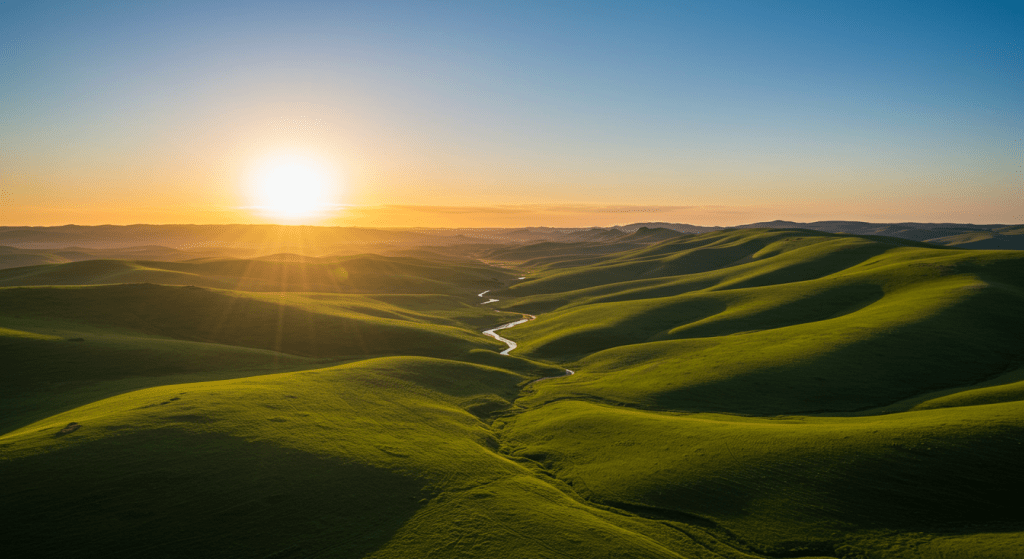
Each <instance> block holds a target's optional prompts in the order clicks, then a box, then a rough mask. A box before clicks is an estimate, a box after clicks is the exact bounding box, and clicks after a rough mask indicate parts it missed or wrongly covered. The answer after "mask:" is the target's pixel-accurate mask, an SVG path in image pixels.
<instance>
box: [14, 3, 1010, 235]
mask: <svg viewBox="0 0 1024 559" xmlns="http://www.w3.org/2000/svg"><path fill="white" fill-rule="evenodd" d="M1021 29H1024V2H1022V1H1016V2H985V1H977V2H962V1H961V2H941V1H931V2H891V1H887V2H871V1H863V2H826V1H814V2H770V1H758V2H738V1H729V0H723V1H715V2H678V1H673V2H654V1H652V2H643V3H641V2H582V1H568V0H566V1H561V2H539V1H538V2H531V1H523V2H484V1H474V2H458V1H430V2H426V1H425V2H399V1H394V2H304V1H301V0H291V1H288V2H247V3H244V4H243V3H241V2H224V3H219V2H216V1H208V2H195V3H191V2H187V1H175V2H158V1H152V2H101V1H94V2H65V3H62V2H41V1H34V0H33V1H25V2H20V1H13V2H12V1H7V2H0V225H60V224H68V223H75V224H81V225H93V224H108V223H109V224H131V223H274V222H280V223H307V224H318V225H359V226H384V227H401V226H430V227H461V226H465V227H487V226H495V227H509V226H527V225H530V226H537V225H547V226H563V227H586V226H609V225H615V224H626V223H635V222H649V221H654V222H676V223H692V224H695V225H738V224H742V223H751V222H755V221H764V220H772V219H784V220H795V221H817V220H833V219H842V220H861V221H875V222H904V221H918V222H959V223H979V224H980V223H1006V224H1017V223H1024V168H1022V163H1024V161H1022V159H1024V141H1022V138H1024V93H1022V92H1024V40H1022V38H1024V33H1022V32H1021ZM281 161H290V162H292V163H287V164H282V163H280V162H281ZM296 162H297V163H296ZM274 165H277V166H276V167H274ZM282 165H283V166H282ZM270 168H273V169H276V170H273V171H267V169H270ZM268 173H269V174H268ZM307 175H309V176H313V175H315V176H316V177H317V182H316V184H317V185H318V186H317V187H316V188H317V189H319V190H316V193H315V194H309V196H307V194H308V193H307V192H306V191H305V190H304V189H306V188H307V187H308V185H306V184H305V183H302V180H303V179H302V177H304V176H307ZM268 176H270V177H277V178H276V179H274V180H277V181H278V182H276V183H273V184H270V186H267V184H269V183H267V181H268V180H270V179H268V178H267V177H268ZM289 177H291V178H289ZM289 181H291V182H290V183H289ZM264 188H270V189H277V190H276V193H274V194H273V195H267V193H266V192H265V191H264V190H261V189H264ZM309 188H312V187H309ZM310 197H311V198H310ZM307 198H308V200H307ZM303 200H306V202H303ZM296 201H297V202H296ZM290 204H297V205H296V206H295V207H291V206H289V205H290ZM303 204H305V205H303ZM282 207H288V208H290V209H289V210H288V211H283V210H282Z"/></svg>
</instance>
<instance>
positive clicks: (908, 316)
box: [0, 230, 1024, 558]
mask: <svg viewBox="0 0 1024 559" xmlns="http://www.w3.org/2000/svg"><path fill="white" fill-rule="evenodd" d="M557 258H562V257H557ZM312 260H313V259H303V260H301V261H298V263H303V262H306V263H308V262H309V261H312ZM320 262H323V261H322V260H321V261H320ZM381 262H383V263H381ZM561 262H566V260H561ZM588 262H589V263H588V265H586V266H581V267H576V268H572V267H569V268H560V267H558V266H552V267H551V268H549V269H547V270H541V271H537V272H535V273H531V274H530V275H529V277H530V278H531V279H529V280H526V281H524V282H522V283H520V284H516V285H515V286H513V287H511V288H509V289H506V290H504V292H501V291H498V293H499V294H498V297H499V298H501V299H502V302H501V303H500V304H501V305H505V307H506V308H513V309H516V310H522V311H526V312H544V313H545V314H543V315H542V316H540V318H538V319H537V320H535V321H533V322H530V323H527V324H526V325H524V326H521V327H517V328H516V329H515V330H513V331H508V332H505V334H506V335H508V336H509V337H511V338H513V339H516V340H518V341H520V342H521V344H522V347H521V348H520V350H517V353H518V354H519V355H520V357H504V356H498V355H497V354H496V353H495V352H494V351H492V350H491V349H496V348H497V346H495V345H494V344H493V343H491V342H490V340H489V339H487V338H483V337H482V336H479V334H478V333H477V332H478V331H479V330H480V329H482V328H483V327H485V326H490V325H493V324H494V323H495V322H499V321H500V320H501V319H500V318H499V317H498V316H496V315H494V314H492V313H491V312H490V311H489V310H487V309H485V308H480V307H479V306H478V305H476V304H475V303H478V302H479V301H477V300H476V299H477V298H475V296H474V295H473V291H472V289H471V288H473V286H474V283H473V282H474V281H478V280H480V277H479V276H474V275H473V274H468V275H457V277H458V278H463V279H465V281H464V282H462V283H458V282H459V281H462V280H457V281H456V280H453V279H452V278H451V277H449V278H448V279H444V278H443V277H442V276H437V277H434V278H430V277H428V275H427V274H419V276H418V277H419V278H420V279H423V278H426V279H431V280H432V281H433V280H434V279H436V280H437V281H456V283H458V285H457V286H456V289H457V292H458V293H462V294H465V293H469V296H468V297H452V296H450V295H447V294H442V295H433V294H424V293H421V292H417V291H415V289H419V288H420V287H423V286H428V285H429V282H422V281H420V279H417V280H416V282H413V283H411V284H410V283H403V282H404V281H405V280H402V281H398V282H394V283H392V284H381V289H379V291H384V289H383V287H387V288H388V289H391V290H392V293H379V294H368V295H358V296H357V295H341V294H337V293H283V294H282V293H242V292H237V291H223V290H215V289H196V288H191V289H189V288H180V287H166V286H152V285H151V286H146V285H136V286H96V287H87V288H83V287H74V288H53V287H46V288H31V289H25V288H22V289H17V288H10V289H0V321H2V322H0V326H2V327H3V329H0V343H4V344H8V347H12V348H20V349H18V351H21V352H22V355H23V356H27V357H28V358H32V359H38V358H39V357H40V356H43V355H47V356H50V357H48V358H47V359H49V360H50V361H53V360H54V358H56V359H57V361H59V359H63V357H60V356H61V355H62V353H61V352H79V353H77V354H76V355H77V358H78V359H85V363H87V365H83V366H82V367H80V368H74V367H72V369H74V370H75V371H76V374H85V376H86V377H89V378H90V381H91V384H88V383H81V382H79V383H77V384H76V383H75V382H73V381H71V382H69V381H68V380H67V379H59V378H57V376H58V375H59V373H60V371H61V370H64V371H65V372H66V370H67V367H64V368H61V367H60V366H55V367H54V369H53V375H52V376H51V377H50V380H49V381H48V382H51V383H53V384H52V388H53V392H52V394H53V395H54V396H55V397H53V398H41V397H38V395H39V394H41V393H39V392H32V393H30V392H25V394H26V395H25V396H24V398H23V402H28V403H29V404H32V403H34V404H33V405H36V404H37V405H39V406H42V407H44V408H45V407H46V406H49V408H48V411H47V412H46V413H45V414H43V415H40V414H37V415H36V416H32V415H31V414H30V413H28V412H26V411H25V409H24V406H23V409H22V412H23V413H22V414H21V415H20V416H19V417H20V421H21V422H20V423H17V425H19V426H20V425H25V423H26V422H27V419H32V420H38V421H35V422H34V423H32V424H31V425H27V426H25V427H23V428H20V429H18V430H16V431H14V432H10V433H7V434H6V435H2V436H0V479H4V480H6V481H8V483H5V484H3V485H0V487H2V489H0V499H3V501H4V502H5V504H7V505H8V506H6V507H4V509H3V510H4V513H3V519H2V521H0V526H3V528H2V529H0V536H2V537H3V538H4V541H5V545H6V548H9V549H12V550H15V551H16V552H17V553H18V555H19V556H32V555H33V554H37V555H39V556H55V555H64V554H67V555H76V554H78V555H81V554H86V555H88V554H90V553H92V554H96V553H99V552H100V551H99V550H103V552H102V553H103V554H104V555H120V556H138V555H147V556H181V555H183V554H187V555H190V556H193V555H194V556H211V557H214V556H218V557H219V556H225V555H233V556H252V557H266V556H276V557H307V556H313V555H316V556H340V557H360V556H373V557H380V558H386V557H425V556H443V557H494V556H508V557H600V556H613V557H619V556H630V557H633V556H635V557H708V558H710V557H729V558H739V557H744V558H750V557H757V556H760V555H761V554H762V553H766V554H769V556H801V557H808V556H814V555H828V556H838V557H849V558H853V557H908V558H909V557H940V556H941V557H978V556H984V557H1012V556H1014V554H1015V553H1017V550H1018V549H1019V544H1021V543H1022V541H1024V540H1022V538H1024V535H1022V534H1024V531H1022V530H1024V518H1022V517H1021V515H1020V514H1019V513H1017V512H1015V509H1013V508H1012V507H1011V505H1014V506H1015V503H1012V502H1011V501H1012V499H1013V498H1015V497H1014V496H1016V495H1019V494H1021V490H1022V489H1024V487H1022V486H1021V482H1020V480H1019V476H1017V475H1016V469H1017V468H1016V465H1017V464H1018V463H1019V462H1020V461H1021V459H1022V458H1024V450H1022V449H1024V447H1022V446H1021V443H1020V440H1021V439H1022V435H1024V433H1022V430H1024V422H1022V420H1021V418H1022V417H1024V413H1022V412H1024V408H1022V407H1021V406H1022V396H1024V390H1022V389H1021V388H1020V386H1019V383H1020V382H1024V381H1022V380H1021V379H1022V378H1024V377H1022V375H1024V371H1022V370H1020V369H1019V367H1020V359H1021V357H1022V355H1021V349H1020V344H1019V340H1020V339H1024V332H1022V326H1021V324H1020V321H1019V319H1018V318H1017V317H1019V316H1020V315H1022V314H1024V313H1022V312H1021V311H1022V310H1024V309H1022V306H1024V305H1022V301H1024V285H1022V284H1021V278H1024V270H1022V263H1024V258H1022V256H1021V255H1019V254H1015V253H1003V252H966V251H956V250H945V249H925V248H924V245H919V244H915V243H913V242H905V241H899V242H898V243H895V242H892V243H891V242H889V241H888V240H886V239H885V238H867V237H848V236H835V235H830V234H824V233H816V232H808V231H758V230H748V231H724V232H718V233H713V234H708V235H701V236H696V237H683V238H680V239H673V240H669V241H666V242H664V243H659V244H656V245H653V246H649V247H645V248H642V249H638V250H634V251H630V252H624V253H617V254H615V255H612V256H603V257H597V258H593V259H590V258H589V257H588ZM186 264H188V265H195V264H196V263H194V262H193V263H186ZM212 264H213V265H215V266H223V265H224V264H223V261H218V262H213V263H212ZM273 264H274V265H275V266H277V265H278V264H279V263H273ZM293 264H294V263H293ZM373 264H374V265H378V264H379V265H381V266H384V268H381V269H380V270H378V271H376V272H375V271H373V270H370V271H369V272H367V275H366V277H373V274H374V273H376V274H378V275H380V276H387V275H388V274H394V273H395V272H394V270H393V269H390V270H391V271H389V269H388V268H386V266H391V265H393V264H394V263H393V262H391V261H377V260H374V262H373ZM231 266H249V264H245V265H241V264H237V263H232V264H231ZM403 266H404V265H403ZM352 268H353V269H354V268H355V267H352ZM369 268H372V266H370V267H369ZM217 269H218V270H222V268H217ZM278 269H279V268H278ZM402 269H403V270H407V269H408V268H406V267H403V268H402ZM211 270H212V269H206V270H204V271H203V274H202V275H201V276H200V277H206V278H209V277H212V275H215V274H214V273H213V272H212V271H211ZM246 273H248V272H245V273H242V274H241V275H242V276H244V275H245V274H246ZM290 273H291V272H289V274H290ZM460 274H461V273H460ZM229 275H230V274H229ZM399 275H401V274H399ZM413 275H416V274H413ZM257 276H259V277H263V278H264V279H267V278H269V280H273V281H278V282H280V281H281V275H277V276H275V275H274V274H269V275H267V274H257ZM231 277H234V278H237V277H241V276H239V275H238V274H237V273H236V274H235V276H231ZM501 277H504V276H501ZM275 278H276V279H275ZM499 279H500V278H499ZM303 281H304V282H305V284H307V285H308V284H309V281H308V279H304V280H303ZM480 281H482V280H480ZM295 285H298V284H295ZM410 285H413V286H417V287H414V288H413V290H414V291H413V293H414V294H402V293H397V292H400V291H401V289H400V288H402V286H404V288H406V289H408V288H409V286H410ZM483 289H486V288H482V289H480V290H483ZM334 291H337V289H334ZM395 293H397V294H395ZM443 293H456V291H450V292H449V291H444V292H443ZM467 301H468V303H467ZM353 332H355V333H356V334H355V335H353V334H352V333H353ZM395 332H401V334H400V335H399V334H395ZM339 333H340V334H342V335H339ZM69 337H82V338H84V339H85V342H70V341H67V338H69ZM118 343H120V344H123V345H124V346H125V347H126V348H128V349H126V350H125V353H117V352H116V351H114V350H113V349H110V348H113V347H114V346H116V345H117V344H118ZM32 344H35V345H32ZM102 344H107V345H108V346H109V347H108V348H106V349H104V346H102ZM373 344H379V347H380V348H383V349H384V351H381V353H390V354H403V353H415V352H419V355H421V357H386V358H378V359H370V360H361V361H355V362H352V363H348V364H344V365H339V366H334V367H328V368H324V369H318V370H310V371H297V372H286V373H278V374H269V373H273V372H274V371H276V370H291V371H296V369H309V368H312V367H313V366H315V364H316V363H323V360H325V359H327V360H338V359H348V358H360V357H365V356H367V355H370V354H371V353H368V352H369V351H370V350H371V349H373V348H378V346H377V345H373ZM402 344H405V345H402ZM371 346H372V347H371ZM41 348H46V349H41ZM87 348H93V350H96V353H95V354H94V355H92V356H89V357H83V356H82V354H81V352H86V351H87ZM96 348H99V349H98V350H97V349H96ZM378 349H379V348H378ZM128 350H131V351H137V352H139V353H136V354H132V353H130V351H128ZM204 351H205V352H206V353H203V352H204ZM16 353H17V352H14V353H11V355H16ZM176 356H178V357H176ZM425 356H436V357H444V359H438V358H431V357H425ZM964 356H970V358H969V359H965V358H964ZM523 357H533V358H540V359H545V360H551V361H555V362H558V363H562V364H572V365H573V367H574V368H576V370H577V372H578V374H576V375H574V376H572V377H568V378H563V379H559V380H548V381H545V382H543V383H539V384H533V385H529V387H526V383H527V382H528V381H529V380H530V379H533V378H536V377H538V376H552V375H554V374H556V373H557V372H558V371H559V370H560V369H559V368H557V367H554V366H550V365H544V364H542V363H540V362H538V361H531V360H527V359H523ZM451 358H456V359H458V360H452V359H451ZM104 359H106V360H107V363H109V364H111V365H113V368H114V369H116V368H117V367H118V366H121V367H124V366H127V365H134V366H135V367H136V369H135V373H133V371H132V370H129V369H131V367H128V369H125V370H123V371H121V372H120V373H117V374H114V375H112V376H111V377H107V376H104V375H107V374H108V373H110V371H108V370H107V367H106V363H104V361H103V360H104ZM175 359H177V360H175ZM218 360H219V361H218ZM11 362H13V360H12V361H11ZM213 364H217V367H213V366H212V365H213ZM190 366H191V367H193V368H189V367H190ZM161 367H165V368H167V369H168V370H164V369H161ZM232 367H234V368H232ZM247 368H249V370H251V371H256V372H259V373H261V374H262V376H247V377H246V378H231V379H228V380H212V379H218V378H227V377H237V376H240V375H242V374H245V373H244V371H245V370H246V369H247ZM23 369H24V371H25V372H27V371H28V370H29V369H30V367H29V368H23ZM44 369H45V368H44ZM214 369H217V370H214ZM169 370H174V371H178V372H179V373H180V372H181V371H193V372H192V373H187V374H178V375H175V376H166V373H167V372H168V371H169ZM5 374H6V373H5ZM33 374H36V373H33ZM90 375H92V377H90ZM140 375H142V376H140ZM44 376H45V375H44ZM140 378H141V379H142V380H143V381H144V382H152V383H164V382H166V383H167V385H163V386H159V387H152V388H145V389H142V390H136V391H133V392H128V393H123V394H120V395H117V396H113V397H109V398H105V399H101V398H103V397H104V396H108V395H110V394H117V393H120V392H124V391H125V390H130V389H132V388H139V387H142V386H145V384H144V382H143V383H140V381H139V379H140ZM184 380H192V381H198V380H201V381H204V382H198V383H193V384H177V383H180V382H182V381H184ZM58 381H59V382H58ZM133 383H134V384H133ZM12 386H13V385H12ZM524 388H525V390H524ZM58 395H59V397H57V396H58ZM33 397H35V400H33V399H32V398H33ZM517 398H518V399H517ZM87 401H88V402H92V403H85V402H87ZM11 402H12V400H11V398H10V397H8V398H7V399H6V400H5V401H4V409H5V410H9V409H10V408H11V407H12V406H11ZM29 404H26V405H29ZM613 404H617V405H613ZM76 406H77V407H76ZM15 407H16V406H15ZM70 408H74V409H70ZM65 410H66V411H65ZM812 411H814V412H819V414H818V415H806V414H807V412H812ZM58 412H59V413H58ZM693 412H699V413H693ZM708 412H715V413H708ZM889 412H898V413H889ZM736 413H741V414H747V415H748V417H744V416H741V415H734V414H736ZM797 413H803V414H805V415H794V414H797ZM880 413H888V415H876V414H880ZM851 415H853V416H856V417H840V416H851ZM72 421H75V422H78V423H81V424H82V425H83V426H82V427H81V428H80V429H79V430H77V431H75V432H73V433H71V434H68V435H64V436H55V435H56V432H57V431H58V430H59V429H60V428H61V427H63V426H65V425H67V424H68V423H69V422H72ZM491 421H494V422H493V424H491ZM5 431H6V429H0V433H2V432H5ZM43 534H45V537H44V536H42V535H43ZM111 542H116V543H115V544H114V547H113V548H112V547H111V545H112V544H111ZM93 552H95V553H93Z"/></svg>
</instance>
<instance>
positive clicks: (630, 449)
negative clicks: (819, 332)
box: [504, 400, 1024, 556]
mask: <svg viewBox="0 0 1024 559" xmlns="http://www.w3.org/2000/svg"><path fill="white" fill-rule="evenodd" d="M505 433H506V436H505V439H504V440H505V443H506V444H507V445H508V448H509V450H510V451H511V452H512V453H514V454H516V455H521V456H525V457H529V458H532V459H534V460H538V461H541V462H543V463H544V464H545V465H546V466H547V467H548V468H549V469H550V470H551V471H553V472H554V473H555V474H556V475H557V476H558V477H559V478H560V479H564V480H566V482H567V483H569V484H571V485H572V487H573V488H574V489H575V490H576V491H579V492H580V493H581V494H582V495H585V496H586V497H587V498H589V499H591V500H593V501H596V502H600V503H605V504H609V505H613V506H617V507H620V508H625V509H627V510H638V511H643V510H657V511H660V512H661V514H662V515H663V516H666V517H668V518H675V519H679V520H684V519H687V518H692V519H694V520H698V519H703V520H705V521H707V522H713V523H715V524H716V525H718V526H720V527H722V528H724V529H727V530H729V531H730V532H732V533H733V534H736V535H737V536H738V537H739V538H740V539H742V540H745V541H747V542H756V543H754V544H753V545H754V546H755V547H756V548H757V549H758V550H759V551H760V552H762V553H766V554H769V555H776V556H778V555H782V556H791V554H794V553H798V552H799V551H800V550H801V549H804V550H810V551H813V552H815V553H821V554H822V555H830V556H831V555H833V554H834V553H835V549H836V548H838V547H841V546H843V545H850V544H853V543H855V542H856V541H857V540H858V539H861V538H864V537H867V536H869V535H870V533H871V532H872V531H879V530H883V529H885V530H891V531H897V532H932V533H934V532H947V533H957V532H964V531H968V532H970V531H973V530H977V529H979V528H984V527H992V526H995V527H1001V526H1008V525H1011V524H1013V525H1016V526H1018V527H1019V526H1020V524H1021V522H1024V515H1021V514H1019V513H1017V512H1014V511H1013V510H1011V509H1013V508H1014V507H1012V506H1010V501H1011V500H1012V499H1011V498H1010V497H1009V495H1018V494H1020V492H1021V491H1024V482H1022V481H1021V478H1020V476H1018V475H1017V473H1016V472H1017V462H1018V461H1019V459H1020V458H1021V457H1022V452H1024V450H1022V448H1021V442H1020V441H1021V438H1022V436H1024V402H1019V401H1018V402H1011V403H1004V404H992V405H984V406H968V407H958V408H946V409H941V410H927V411H915V412H906V413H901V414H891V415H884V416H874V417H857V418H827V417H806V416H804V417H773V418H745V417H738V416H730V415H715V414H687V415H672V414H658V413H653V412H649V411H640V410H632V409H626V408H621V407H615V406H607V405H602V404H597V403H590V402H584V401H573V400H563V401H558V402H553V403H550V404H547V405H544V406H540V407H536V408H532V409H530V410H528V411H526V412H524V413H523V414H520V415H519V416H517V417H516V418H514V419H512V420H511V421H510V423H509V426H508V427H506V428H505ZM1018 529H1019V528H1018ZM875 538H877V536H875ZM868 539H871V538H870V537H869V538H868Z"/></svg>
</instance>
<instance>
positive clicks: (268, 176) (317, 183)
mask: <svg viewBox="0 0 1024 559" xmlns="http://www.w3.org/2000/svg"><path fill="white" fill-rule="evenodd" d="M250 188H251V189H252V191H251V195H252V196H253V198H254V202H255V204H254V206H253V209H254V210H255V211H256V212H257V213H260V214H264V215H267V216H271V217H276V218H280V219H281V220H284V221H286V222H297V221H298V222H301V221H303V220H308V219H311V218H316V217H319V216H322V215H324V214H325V213H327V212H328V211H330V210H331V209H332V208H333V207H334V206H335V204H336V202H335V200H336V198H337V189H338V184H337V182H336V179H335V178H334V177H333V176H332V173H331V172H330V171H329V170H328V169H327V168H326V166H325V165H323V164H321V163H318V162H317V161H315V160H313V159H310V158H304V157H301V156H287V157H276V158H271V159H268V160H267V161H264V162H262V163H260V164H259V165H257V166H256V168H255V169H254V171H253V173H252V176H251V179H250Z"/></svg>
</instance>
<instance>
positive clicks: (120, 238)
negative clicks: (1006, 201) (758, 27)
mask: <svg viewBox="0 0 1024 559" xmlns="http://www.w3.org/2000/svg"><path fill="white" fill-rule="evenodd" d="M644 228H646V229H648V230H650V231H648V232H641V235H642V236H644V237H648V238H650V239H651V240H654V238H653V237H651V236H652V235H653V236H654V237H659V238H661V239H662V240H663V239H665V238H667V237H665V234H666V232H667V231H675V232H678V233H685V234H700V233H708V232H711V231H721V230H725V229H809V230H813V231H822V232H827V233H846V234H852V235H881V236H887V237H896V238H901V239H907V240H913V241H922V242H927V243H932V244H936V245H943V246H956V247H957V248H978V249H1013V250H1024V225H1005V224H983V225H976V224H972V223H869V222H863V221H815V222H811V223H800V222H795V221H782V220H775V221H766V222H758V223H750V224H746V225H735V226H732V227H719V226H714V227H705V226H701V225H690V224H686V223H667V222H645V223H631V224H628V225H616V226H613V227H574V228H569V227H519V228H459V229H454V228H453V229H441V228H437V229H429V228H380V229H373V228H366V227H333V226H332V227H325V226H307V225H244V224H232V225H97V226H83V225H61V226H53V227H11V226H0V246H7V247H14V248H18V249H23V250H24V249H57V248H59V249H67V248H69V247H79V248H83V249H111V248H122V249H123V248H127V247H136V246H139V245H147V246H150V247H153V246H162V247H169V248H170V249H172V250H175V251H190V252H192V251H196V250H201V249H203V248H208V247H221V248H230V249H235V250H239V251H250V252H252V254H243V255H240V256H255V255H256V254H257V253H259V254H264V253H266V251H267V250H272V252H303V251H302V250H295V249H296V248H298V249H303V248H306V249H307V250H306V251H305V252H307V253H309V254H310V255H313V256H323V255H327V254H335V253H338V252H341V251H346V250H347V251H349V252H362V251H365V250H370V251H373V252H378V251H379V250H380V248H385V249H390V248H394V249H399V248H411V247H446V246H465V245H474V244H475V245H489V246H492V247H493V246H496V245H526V244H532V243H538V242H558V243H572V242H614V241H618V240H622V239H624V238H625V237H626V235H629V234H635V233H637V232H639V231H640V230H641V229H644ZM657 230H660V231H661V232H660V233H653V231H657ZM634 238H635V237H634ZM310 247H314V248H310ZM181 256H182V257H187V255H181ZM19 258H23V259H25V260H26V261H27V260H29V256H28V255H23V256H20V257H19ZM40 261H43V260H42V259H40Z"/></svg>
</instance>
